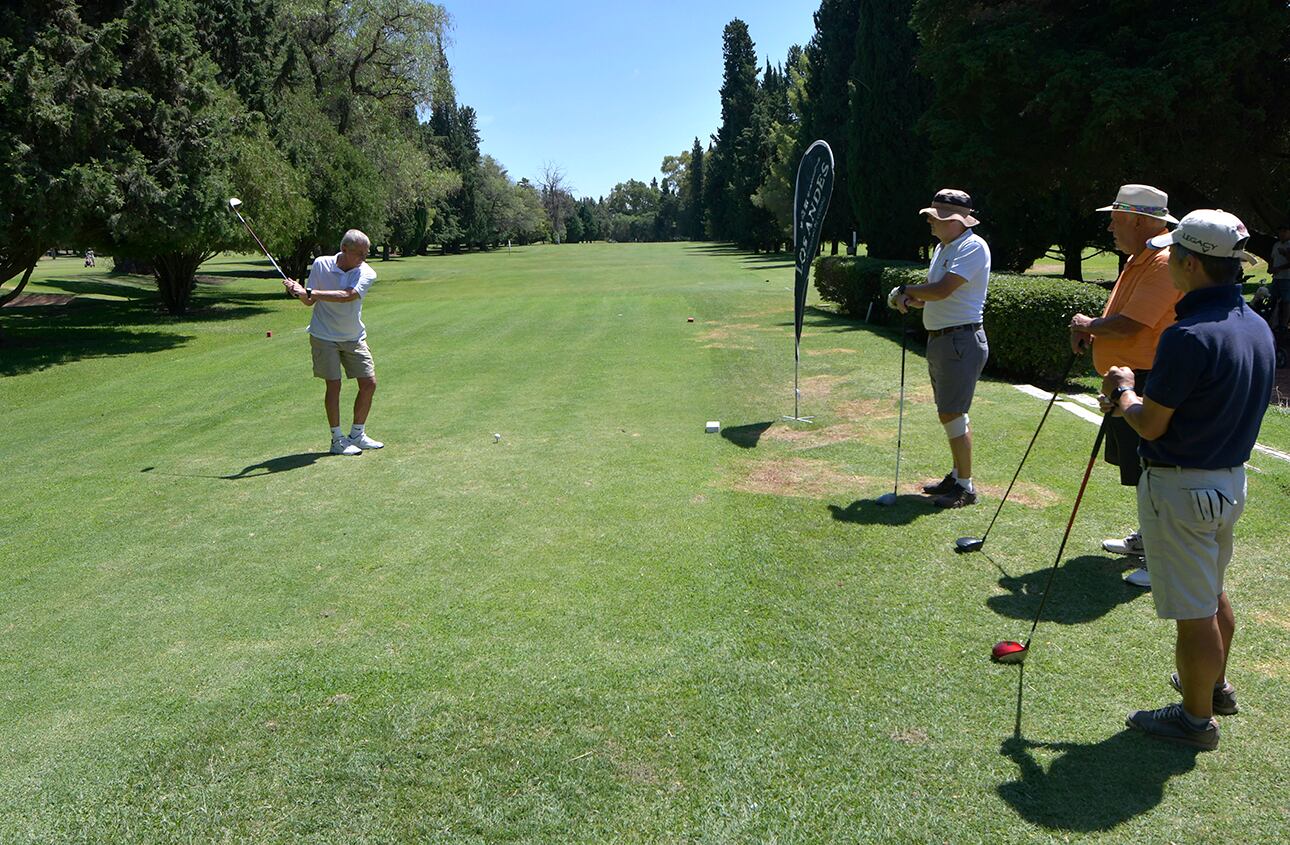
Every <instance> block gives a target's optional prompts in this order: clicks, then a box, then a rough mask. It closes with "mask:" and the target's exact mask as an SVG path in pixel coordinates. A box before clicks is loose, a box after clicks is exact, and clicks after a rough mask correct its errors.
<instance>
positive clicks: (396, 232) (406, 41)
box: [0, 0, 551, 313]
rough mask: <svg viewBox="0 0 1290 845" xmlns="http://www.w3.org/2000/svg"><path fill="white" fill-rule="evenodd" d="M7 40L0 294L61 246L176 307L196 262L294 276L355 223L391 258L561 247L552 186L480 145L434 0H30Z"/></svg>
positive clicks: (3, 33) (18, 11)
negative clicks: (253, 260) (233, 209)
mask: <svg viewBox="0 0 1290 845" xmlns="http://www.w3.org/2000/svg"><path fill="white" fill-rule="evenodd" d="M6 7H7V12H8V14H7V15H6V17H5V20H4V22H3V24H0V26H2V27H3V28H0V113H3V120H0V156H3V159H2V163H0V168H2V170H0V172H2V173H3V174H4V176H5V182H6V190H4V191H2V192H0V284H2V283H3V282H5V281H8V280H10V279H13V278H15V277H21V281H19V282H18V284H17V286H16V287H15V288H13V289H11V290H10V291H9V293H8V294H7V297H9V298H11V297H12V296H14V295H16V294H17V293H18V291H19V290H21V287H22V285H23V284H25V283H26V280H27V279H29V278H30V274H31V271H32V269H33V268H34V266H35V263H36V261H37V259H38V258H39V257H40V256H41V255H42V254H43V253H44V252H45V251H47V250H49V249H50V248H51V247H54V246H68V245H74V246H78V247H80V248H86V247H90V248H94V249H95V250H96V251H98V252H100V253H106V254H110V255H112V256H113V257H114V258H115V259H117V260H118V262H119V263H121V264H128V265H130V266H133V267H136V268H144V269H148V270H151V272H153V273H154V275H155V277H156V280H157V285H158V288H159V290H160V292H161V298H162V301H163V303H164V304H165V306H166V307H167V308H168V309H169V310H170V311H171V312H173V313H183V312H184V311H185V310H186V309H187V308H188V304H189V300H190V298H191V295H192V292H193V288H194V277H195V273H196V270H197V268H198V266H199V265H200V264H201V263H202V262H203V261H205V260H207V259H208V258H210V257H211V256H213V255H214V254H215V253H217V252H220V251H223V250H229V249H241V250H253V249H255V244H254V242H253V241H251V240H250V238H249V236H247V234H246V233H245V232H244V230H242V229H241V227H240V225H239V224H238V222H237V220H236V218H235V217H234V216H233V215H232V214H231V213H230V212H229V210H228V207H227V201H228V198H229V197H230V196H239V197H240V198H241V199H242V200H243V201H244V205H243V208H244V210H245V211H246V212H247V214H248V215H250V217H251V219H252V220H253V221H254V225H255V227H256V231H257V232H258V233H259V234H260V236H261V238H262V239H263V240H264V241H265V243H266V244H267V245H268V247H269V249H270V250H271V251H272V252H273V253H274V254H275V255H277V256H281V257H282V258H283V264H284V269H286V271H287V272H288V273H290V274H292V275H294V276H296V277H299V276H302V275H303V274H304V273H306V272H307V270H308V266H309V262H310V260H311V259H312V257H313V256H314V255H317V254H318V253H319V252H321V251H323V250H324V249H330V248H332V247H334V245H335V241H336V239H337V238H338V236H339V233H340V232H342V231H344V230H345V229H346V228H348V227H351V226H360V227H361V228H363V229H364V230H365V231H367V233H368V234H369V236H370V237H371V238H372V241H373V243H374V244H378V245H380V248H381V249H382V250H384V251H385V252H386V254H387V255H388V252H389V251H390V250H391V249H394V250H398V251H400V252H402V253H405V254H414V253H424V252H425V251H426V250H427V249H428V248H430V247H431V245H435V246H437V247H438V248H440V249H443V250H446V251H461V250H465V249H472V248H482V247H488V246H492V245H496V244H499V243H503V242H507V241H515V242H519V243H527V242H530V241H533V240H540V239H545V238H548V237H550V236H551V220H550V218H549V216H548V209H547V205H546V200H547V197H545V196H544V194H543V189H542V187H541V186H539V185H536V184H533V183H531V182H529V181H528V180H527V179H521V180H519V181H518V182H516V181H515V180H514V179H512V178H511V177H510V176H509V175H508V173H507V172H506V169H505V168H504V167H503V166H502V164H501V163H500V162H498V161H496V160H494V159H493V158H491V157H489V156H487V155H481V153H480V150H479V131H478V128H477V124H476V115H475V111H474V109H472V108H471V107H470V106H468V105H464V104H461V103H458V102H457V100H456V95H455V91H454V88H453V83H452V74H451V71H450V69H449V66H448V61H447V58H446V55H445V52H444V42H445V38H446V32H447V29H448V26H449V19H448V15H447V13H446V12H445V11H444V9H443V8H442V7H440V6H438V5H436V4H433V3H428V2H423V0H344V2H341V0H96V2H72V0H42V2H35V0H19V1H18V2H11V3H7V4H6Z"/></svg>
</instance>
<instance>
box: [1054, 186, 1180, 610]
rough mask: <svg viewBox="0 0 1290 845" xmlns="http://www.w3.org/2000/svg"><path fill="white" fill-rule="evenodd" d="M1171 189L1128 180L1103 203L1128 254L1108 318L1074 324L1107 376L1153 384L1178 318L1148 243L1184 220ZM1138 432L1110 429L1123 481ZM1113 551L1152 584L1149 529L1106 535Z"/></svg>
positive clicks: (1119, 423) (1113, 460)
mask: <svg viewBox="0 0 1290 845" xmlns="http://www.w3.org/2000/svg"><path fill="white" fill-rule="evenodd" d="M1168 205H1169V195H1168V194H1166V193H1165V192H1164V191H1162V190H1159V189H1158V188H1153V187H1151V186H1150V185H1122V186H1120V190H1119V192H1118V193H1117V194H1116V196H1115V202H1113V203H1111V204H1110V205H1107V206H1103V207H1102V208H1099V209H1098V211H1109V212H1111V219H1110V221H1109V222H1108V223H1107V226H1106V230H1107V231H1108V232H1110V233H1111V236H1112V237H1113V238H1114V239H1115V248H1116V249H1117V250H1118V251H1119V252H1121V253H1122V254H1124V255H1126V256H1128V261H1127V262H1126V263H1125V265H1124V270H1123V271H1122V272H1121V273H1120V276H1119V278H1118V279H1116V280H1115V287H1114V288H1112V289H1111V296H1110V298H1108V299H1107V301H1106V306H1105V307H1104V308H1103V309H1102V315H1101V316H1100V317H1090V316H1089V315H1087V314H1076V315H1075V316H1074V317H1072V318H1071V322H1070V340H1071V349H1072V351H1075V352H1082V351H1083V349H1084V348H1085V347H1086V346H1087V345H1088V344H1089V342H1092V344H1093V367H1094V369H1096V370H1097V372H1098V374H1099V375H1103V376H1105V375H1106V373H1107V371H1108V370H1110V369H1111V367H1128V368H1129V369H1131V370H1133V373H1134V379H1135V380H1136V382H1137V383H1138V384H1146V383H1147V377H1148V375H1149V374H1150V372H1151V362H1152V360H1153V359H1154V358H1155V356H1156V344H1157V343H1158V342H1159V341H1160V333H1161V332H1163V331H1164V330H1165V329H1166V328H1168V327H1169V326H1170V325H1171V324H1172V323H1173V321H1174V305H1175V304H1176V303H1177V302H1178V300H1179V299H1180V298H1181V297H1182V294H1181V293H1180V292H1179V291H1178V290H1177V289H1176V288H1175V287H1174V284H1173V281H1172V280H1171V279H1170V275H1169V249H1168V247H1164V248H1157V247H1153V246H1151V245H1150V244H1149V243H1148V240H1149V239H1150V238H1154V237H1156V236H1157V235H1162V234H1165V233H1167V232H1168V231H1169V225H1170V224H1173V225H1177V223H1178V221H1177V220H1176V219H1175V218H1174V217H1173V215H1171V214H1170V213H1169V208H1168ZM1139 442H1140V440H1139V438H1138V433H1137V432H1136V431H1134V430H1133V429H1132V428H1131V427H1130V426H1129V424H1128V423H1127V422H1125V421H1124V420H1123V419H1122V418H1120V417H1115V418H1114V419H1112V420H1111V421H1110V422H1109V423H1108V424H1107V428H1106V455H1105V458H1106V462H1107V463H1108V464H1111V465H1112V466H1116V467H1119V469H1120V484H1121V485H1123V486H1125V487H1135V488H1136V487H1137V486H1138V478H1139V476H1141V475H1142V469H1141V468H1140V467H1139V466H1138V443H1139ZM1102 548H1103V549H1105V550H1106V551H1108V552H1111V553H1112V554H1118V555H1129V556H1131V557H1134V558H1137V559H1138V560H1139V561H1140V563H1141V565H1140V566H1138V567H1136V568H1135V569H1134V570H1133V571H1132V572H1130V573H1129V574H1128V575H1126V576H1125V577H1124V580H1125V582H1126V583H1129V584H1132V585H1133V586H1135V587H1142V588H1144V589H1150V588H1151V575H1150V573H1149V572H1148V570H1147V558H1146V555H1145V554H1144V551H1143V546H1142V534H1141V532H1140V531H1138V529H1136V528H1135V529H1134V530H1133V531H1131V532H1130V533H1129V535H1128V536H1127V537H1125V538H1124V539H1118V538H1116V539H1110V540H1104V541H1102Z"/></svg>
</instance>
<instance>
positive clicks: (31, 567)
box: [0, 244, 1290, 845]
mask: <svg viewBox="0 0 1290 845" xmlns="http://www.w3.org/2000/svg"><path fill="white" fill-rule="evenodd" d="M78 265H79V262H73V261H71V260H66V259H59V260H57V261H54V262H44V263H42V265H41V268H40V271H39V275H38V278H37V279H36V281H34V282H33V284H32V285H31V287H30V288H29V291H30V292H33V293H75V294H77V295H78V299H77V300H76V301H75V302H73V303H71V304H70V305H66V306H52V307H41V308H23V309H5V311H4V312H0V330H3V331H4V332H5V333H6V334H7V335H8V337H9V342H8V344H7V345H6V346H4V347H2V348H0V415H2V419H3V423H4V429H5V431H6V433H7V435H8V436H7V437H6V438H5V443H4V446H3V447H0V456H2V466H3V468H4V479H5V485H4V488H5V492H6V493H7V502H6V508H5V514H6V529H7V530H6V531H5V532H4V533H3V535H0V560H2V561H3V565H2V566H0V632H3V637H0V755H2V756H0V759H3V761H4V764H3V765H2V766H0V842H3V843H6V845H7V844H8V843H49V842H112V843H117V842H132V843H133V842H139V843H155V842H216V841H218V842H257V843H263V842H290V843H301V842H328V843H331V842H346V843H349V842H372V843H378V842H380V843H384V842H396V841H399V842H401V841H425V842H454V843H455V842H472V843H473V842H477V843H497V842H558V843H566V842H585V843H600V842H641V843H658V842H675V843H680V842H713V843H715V842H739V843H745V842H781V843H785V842H803V843H819V842H931V841H937V842H956V843H959V842H981V843H998V842H1018V843H1021V842H1026V843H1029V842H1067V841H1071V840H1078V841H1095V842H1133V843H1137V842H1211V841H1225V842H1240V843H1251V842H1276V841H1282V840H1283V839H1284V835H1285V831H1286V830H1287V827H1288V826H1290V801H1288V799H1287V795H1288V793H1287V791H1286V789H1285V783H1286V782H1287V780H1288V779H1290V731H1287V730H1286V721H1285V719H1286V714H1287V713H1288V712H1290V662H1288V661H1287V654H1288V653H1290V650H1288V649H1290V611H1287V607H1290V584H1288V583H1287V577H1286V568H1285V548H1286V540H1287V531H1286V526H1285V515H1286V513H1287V509H1286V503H1287V495H1290V464H1285V463H1281V462H1279V461H1276V460H1273V459H1271V458H1267V457H1256V458H1255V459H1254V460H1253V461H1252V463H1253V464H1255V465H1256V467H1257V469H1258V470H1259V471H1258V472H1251V474H1250V504H1249V507H1248V509H1247V511H1246V514H1245V516H1244V518H1243V520H1242V521H1241V523H1240V525H1239V528H1238V554H1237V559H1236V561H1235V562H1234V563H1233V565H1232V567H1231V570H1230V572H1229V586H1230V591H1231V594H1232V597H1233V602H1234V604H1235V606H1236V608H1237V613H1238V624H1239V626H1240V627H1239V629H1238V632H1237V641H1236V646H1235V654H1234V657H1233V661H1232V666H1231V668H1230V673H1229V674H1230V677H1231V679H1232V680H1233V682H1234V683H1235V684H1236V685H1237V687H1238V689H1239V694H1240V701H1241V707H1242V712H1241V713H1240V714H1239V715H1237V716H1233V717H1226V718H1224V719H1223V720H1222V730H1223V739H1222V745H1221V747H1220V749H1219V750H1218V751H1217V752H1216V753H1213V754H1196V753H1193V752H1191V751H1187V750H1182V749H1179V748H1175V747H1172V746H1168V745H1164V744H1161V743H1157V742H1153V741H1150V740H1148V739H1146V738H1144V737H1142V736H1141V735H1137V734H1131V733H1128V732H1127V731H1126V730H1125V729H1124V728H1123V719H1124V715H1125V713H1126V712H1127V711H1129V710H1130V709H1134V708H1138V707H1144V706H1152V707H1155V706H1160V705H1162V704H1165V703H1168V702H1170V701H1172V700H1174V698H1175V696H1174V693H1173V692H1172V690H1171V689H1169V688H1168V686H1167V683H1166V679H1167V675H1168V672H1169V671H1170V670H1171V668H1172V667H1171V664H1172V649H1173V644H1172V627H1171V626H1170V625H1169V624H1167V623H1165V622H1162V621H1160V620H1157V619H1156V617H1155V613H1154V610H1153V607H1152V604H1151V599H1150V596H1149V595H1148V594H1144V593H1140V592H1138V591H1137V590H1135V589H1134V588H1132V587H1129V586H1126V585H1125V584H1123V583H1122V582H1121V580H1120V576H1121V573H1122V572H1123V571H1124V570H1125V567H1126V564H1125V562H1124V561H1122V560H1120V559H1115V558H1112V557H1109V556H1106V555H1104V554H1102V553H1101V550H1100V546H1099V541H1100V539H1101V538H1103V537H1108V536H1117V535H1121V534H1122V532H1124V531H1126V530H1128V529H1130V528H1132V527H1133V525H1134V522H1135V519H1134V512H1133V504H1132V501H1133V499H1132V496H1131V491H1127V490H1124V489H1123V488H1121V487H1119V486H1118V484H1117V480H1116V477H1115V476H1114V474H1113V472H1112V471H1111V470H1110V469H1108V468H1107V467H1105V466H1101V465H1099V467H1098V468H1097V470H1096V471H1095V473H1094V477H1093V480H1092V482H1091V484H1090V488H1089V492H1088V494H1087V495H1086V497H1085V504H1084V508H1083V509H1082V511H1081V513H1080V518H1079V520H1078V522H1077V524H1076V526H1075V530H1074V533H1073V535H1072V539H1071V543H1070V545H1069V546H1068V550H1067V554H1066V560H1065V562H1064V565H1063V567H1062V568H1061V569H1060V570H1059V572H1058V574H1057V578H1056V583H1055V586H1054V593H1053V594H1052V596H1051V599H1050V601H1049V603H1048V605H1047V608H1046V610H1045V613H1044V622H1043V623H1042V624H1041V626H1040V628H1039V630H1038V633H1037V635H1036V638H1035V642H1034V646H1033V653H1032V655H1031V658H1030V661H1029V663H1028V666H1027V671H1026V674H1025V676H1024V688H1022V693H1023V695H1022V698H1021V701H1022V702H1023V704H1024V706H1023V707H1022V716H1021V735H1020V736H1019V737H1014V721H1015V719H1016V717H1017V712H1018V678H1019V673H1018V670H1017V669H1016V668H1015V667H1001V666H994V665H992V664H990V663H989V661H988V655H989V649H990V647H991V645H992V644H993V643H994V642H995V641H997V640H999V639H1004V638H1008V639H1012V638H1024V635H1025V634H1026V631H1027V630H1028V628H1029V622H1030V618H1031V616H1032V614H1033V613H1034V611H1035V609H1036V607H1037V606H1038V593H1039V590H1040V589H1041V588H1042V585H1043V580H1044V578H1045V576H1046V570H1047V568H1048V566H1049V565H1050V564H1051V563H1052V559H1053V555H1054V554H1055V553H1056V550H1057V545H1058V542H1059V540H1060V534H1061V530H1062V528H1063V527H1064V525H1065V523H1066V519H1067V517H1068V515H1069V509H1070V504H1071V500H1072V498H1073V496H1074V492H1075V489H1076V488H1077V486H1078V484H1079V480H1080V474H1081V472H1082V469H1083V466H1084V462H1085V461H1086V460H1087V456H1088V450H1089V448H1090V447H1091V445H1092V440H1093V436H1094V427H1093V426H1092V425H1090V424H1089V423H1088V422H1086V421H1084V420H1082V419H1079V418H1077V417H1075V416H1073V415H1071V414H1068V413H1066V412H1064V411H1054V412H1053V414H1052V416H1051V417H1050V419H1049V421H1048V424H1047V426H1046V428H1045V430H1044V434H1043V436H1042V437H1041V439H1040V441H1039V443H1038V445H1037V446H1036V447H1035V451H1034V453H1033V454H1032V455H1031V458H1030V461H1029V463H1028V464H1027V466H1026V470H1025V472H1024V473H1023V476H1022V480H1021V481H1020V482H1019V483H1018V489H1017V490H1015V491H1014V493H1013V497H1014V500H1015V501H1010V502H1009V504H1008V506H1007V507H1006V508H1005V510H1004V512H1003V515H1002V517H1001V518H1000V520H999V522H998V524H997V525H996V527H995V529H994V532H993V533H992V534H991V536H990V541H989V545H988V546H987V548H986V553H984V554H977V555H969V556H956V555H955V554H954V553H953V552H952V551H951V544H952V542H953V540H954V538H956V537H958V536H961V535H964V534H979V533H980V532H981V531H983V530H984V528H985V525H986V523H987V522H988V521H989V517H990V515H991V514H992V513H993V509H994V507H995V505H996V504H997V502H998V497H999V495H1001V493H1002V490H1003V488H1004V487H1005V486H1006V485H1007V482H1008V479H1009V477H1010V476H1011V474H1012V471H1013V469H1014V468H1015V466H1016V461H1017V460H1018V459H1019V457H1020V454H1021V451H1022V450H1023V449H1024V447H1025V444H1026V442H1027V440H1028V439H1029V436H1030V434H1031V432H1032V431H1033V429H1034V426H1035V424H1036V423H1037V422H1038V419H1039V416H1040V413H1041V412H1042V410H1043V404H1042V403H1041V402H1039V401H1037V400H1035V399H1032V398H1029V397H1027V396H1024V395H1023V394H1021V393H1019V392H1018V391H1016V390H1015V389H1013V387H1012V386H1010V385H1009V384H1007V383H1004V382H998V381H986V382H984V383H983V384H982V385H981V387H980V390H979V392H978V398H977V403H976V404H975V405H974V407H973V412H972V421H973V428H974V431H975V433H976V442H977V449H978V455H977V469H976V472H975V476H976V478H977V481H978V483H979V484H980V485H981V486H982V487H983V489H984V491H985V496H984V501H983V503H982V504H981V505H979V506H977V507H974V508H968V509H965V510H962V511H955V512H947V513H940V512H934V510H933V509H931V508H929V507H928V506H926V505H924V504H922V503H921V502H920V501H918V500H917V499H916V497H913V496H905V497H903V498H902V500H901V502H900V503H899V504H898V505H897V506H895V507H894V508H889V509H883V508H879V507H877V506H876V505H874V504H873V502H872V500H873V498H874V497H876V496H878V495H879V494H881V493H882V492H884V491H885V490H888V489H890V485H891V475H892V470H893V465H894V460H895V455H894V448H895V442H896V427H897V426H896V411H897V384H898V375H899V363H900V347H899V342H898V341H897V340H895V339H894V338H893V336H891V335H888V334H884V333H881V332H878V331H872V330H870V329H869V328H868V327H866V326H864V325H863V324H858V323H855V322H853V321H849V320H844V319H841V318H838V317H836V316H834V315H832V314H831V313H829V312H828V311H826V310H822V309H820V308H819V307H817V305H816V303H815V301H814V299H813V300H812V309H811V312H810V313H809V314H808V317H807V326H806V330H805V334H804V338H803V358H802V378H803V380H802V394H803V397H802V410H803V412H804V413H808V414H814V415H815V416H816V424H815V425H814V426H810V427H805V426H796V425H786V424H784V423H783V422H781V421H780V416H781V415H782V414H785V413H787V412H790V411H791V410H792V398H793V396H792V375H793V367H792V328H791V311H790V309H791V304H790V303H791V296H790V294H789V292H788V290H787V288H788V287H789V286H790V285H791V284H792V269H791V266H790V264H789V262H788V261H787V260H785V259H783V258H781V257H773V256H747V255H744V254H741V253H738V252H735V251H733V250H730V249H727V248H724V247H720V246H713V245H692V244H674V245H672V244H667V245H565V246H561V247H550V246H540V247H530V248H524V249H516V250H515V251H514V252H506V251H501V252H496V253H492V254H487V255H470V256H459V257H444V258H438V257H436V258H418V259H406V260H398V261H391V262H379V261H378V262H376V263H375V265H374V266H375V267H376V269H377V271H378V273H379V274H380V281H378V282H377V284H376V286H375V287H374V288H373V289H372V292H371V294H370V295H369V298H368V302H367V303H366V305H365V308H364V318H365V321H366V323H367V325H368V329H369V332H370V338H369V341H370V344H371V348H372V350H373V353H374V355H375V358H376V364H377V373H378V378H379V381H380V387H379V390H378V392H377V396H376V404H375V407H374V410H373V414H372V417H371V419H370V421H369V429H370V431H371V433H372V434H373V436H375V437H376V438H378V439H381V440H384V441H385V442H386V444H387V448H386V449H384V450H383V451H380V452H376V453H369V454H365V455H363V456H361V457H358V458H341V457H331V456H328V455H323V454H321V453H322V452H323V450H324V449H325V448H326V446H327V443H328V440H327V438H328V432H327V429H326V425H325V420H324V418H323V414H322V403H321V399H322V390H321V384H320V383H318V382H317V381H316V380H314V379H312V378H311V377H310V366H309V353H308V346H307V340H306V337H305V334H304V326H305V323H306V322H307V313H306V310H305V309H304V308H303V307H301V306H300V305H298V304H297V303H294V302H291V301H289V300H287V299H285V298H284V297H283V296H282V295H281V290H280V286H279V285H278V284H277V283H276V282H274V281H272V280H271V279H265V278H257V277H256V276H255V273H258V272H259V271H262V270H263V269H264V264H263V262H259V261H242V260H239V259H235V258H225V259H219V260H217V261H214V262H211V263H210V264H209V265H207V266H205V267H204V268H203V271H202V272H203V273H204V274H210V276H211V277H212V279H211V283H208V284H203V285H202V286H201V288H200V291H199V294H198V297H197V301H196V306H197V309H198V310H197V312H196V314H195V315H194V316H193V317H191V318H188V319H184V320H171V319H168V318H164V317H162V316H159V315H158V313H157V310H156V307H155V305H154V302H155V292H154V291H152V290H151V288H150V286H149V285H148V284H147V283H146V280H138V281H135V282H130V281H127V282H120V281H116V280H113V279H110V278H109V277H107V276H106V275H103V274H102V272H101V271H102V268H99V269H100V272H97V273H96V272H90V271H85V270H83V269H82V268H80V267H79V266H78ZM691 316H692V317H694V322H693V323H689V322H687V317H691ZM269 331H271V332H272V333H273V336H272V337H271V338H269V337H266V332H269ZM908 395H909V401H908V403H907V409H906V415H905V425H904V447H905V448H904V458H903V463H902V469H901V472H902V484H901V487H902V491H901V492H902V493H904V494H909V493H912V492H913V490H914V484H915V482H918V481H921V480H925V479H930V478H939V477H940V475H941V474H942V473H943V472H944V471H945V470H946V468H947V463H948V459H947V449H946V447H945V442H944V434H943V432H942V431H941V428H940V426H939V425H938V424H937V422H936V420H935V415H934V412H933V407H932V405H931V402H930V398H931V397H930V390H929V388H928V385H927V376H926V369H925V366H924V364H923V361H922V357H921V350H919V349H913V350H911V352H910V355H909V362H908ZM352 396H353V391H352V384H348V385H347V386H346V392H345V394H344V397H343V400H342V407H343V408H344V409H345V410H344V413H343V417H344V424H345V425H348V424H349V412H348V404H349V402H350V401H351V400H352ZM709 419H719V420H720V421H721V423H722V425H723V426H724V429H725V430H724V434H723V435H720V436H719V435H709V434H704V432H703V424H704V422H705V421H706V420H709ZM1278 423H1279V424H1280V421H1278ZM1280 430H1281V431H1282V432H1285V430H1286V429H1285V427H1284V426H1283V427H1282V428H1281V429H1280ZM495 432H496V433H499V434H501V440H500V442H494V436H493V435H494V433H495ZM1277 784H1281V785H1280V786H1278V785H1277ZM1278 831H1279V833H1278Z"/></svg>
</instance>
